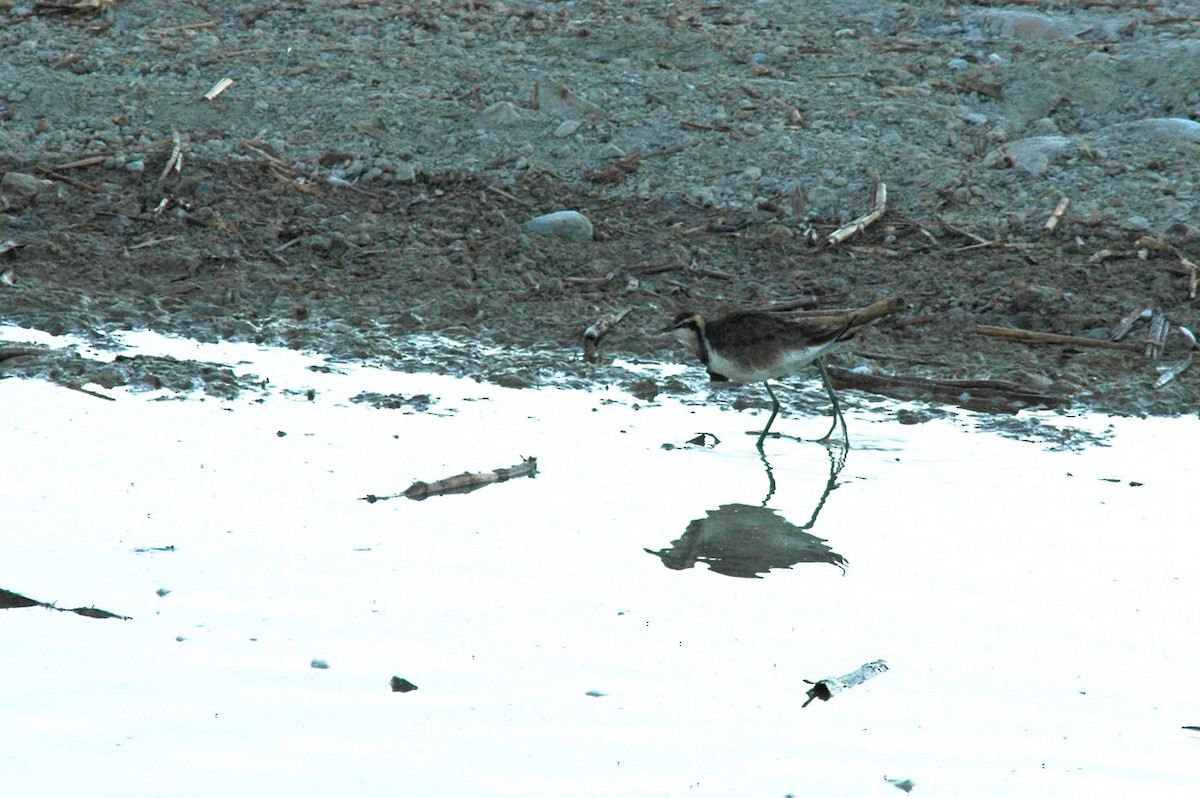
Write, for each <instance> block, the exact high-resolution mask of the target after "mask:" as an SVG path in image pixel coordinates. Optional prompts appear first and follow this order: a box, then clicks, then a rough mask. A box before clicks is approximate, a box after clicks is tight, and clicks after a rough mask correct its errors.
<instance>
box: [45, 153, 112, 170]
mask: <svg viewBox="0 0 1200 798" xmlns="http://www.w3.org/2000/svg"><path fill="white" fill-rule="evenodd" d="M107 159H108V156H107V155H93V156H91V157H90V158H80V159H79V160H78V161H71V162H70V163H65V164H62V165H61V166H56V167H54V168H55V169H82V168H83V167H85V166H95V165H96V164H98V163H104V162H105V161H106V160H107Z"/></svg>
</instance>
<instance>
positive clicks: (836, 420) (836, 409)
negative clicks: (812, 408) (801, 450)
mask: <svg viewBox="0 0 1200 798" xmlns="http://www.w3.org/2000/svg"><path fill="white" fill-rule="evenodd" d="M816 363H817V369H818V370H819V371H820V372H821V382H823V383H825V392H826V393H828V394H829V401H830V402H831V403H833V423H832V424H830V425H829V432H826V433H825V434H824V435H822V436H821V437H820V438H817V440H818V441H820V442H823V441H827V440H829V438H830V436H831V435H833V431H834V430H835V429H837V428H838V424H841V425H842V439H843V440H844V441H845V442H846V445H847V446H849V445H850V432H849V430H847V429H846V419H845V418H843V417H842V408H841V405H840V404H839V403H838V398H837V394H836V393H835V392H834V390H833V383H831V382H830V381H829V372H828V371H826V370H825V361H824V360H822V359H821V358H817V360H816Z"/></svg>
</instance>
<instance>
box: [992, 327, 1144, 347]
mask: <svg viewBox="0 0 1200 798" xmlns="http://www.w3.org/2000/svg"><path fill="white" fill-rule="evenodd" d="M975 332H977V333H979V334H980V335H987V336H990V337H992V338H1008V339H1011V340H1014V341H1023V342H1025V343H1027V344H1061V345H1066V346H1090V347H1099V348H1101V349H1127V350H1137V349H1141V348H1142V344H1135V343H1127V342H1125V341H1101V340H1099V339H1097V338H1083V337H1081V336H1078V335H1060V334H1058V333H1044V332H1036V331H1034V330H1021V329H1018V328H1016V327H993V326H991V325H987V324H978V325H976V326H975Z"/></svg>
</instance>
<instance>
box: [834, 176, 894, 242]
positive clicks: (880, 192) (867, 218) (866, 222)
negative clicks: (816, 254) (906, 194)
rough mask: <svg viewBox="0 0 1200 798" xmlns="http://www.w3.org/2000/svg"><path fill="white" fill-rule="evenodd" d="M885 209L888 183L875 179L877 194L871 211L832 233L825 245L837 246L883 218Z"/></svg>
mask: <svg viewBox="0 0 1200 798" xmlns="http://www.w3.org/2000/svg"><path fill="white" fill-rule="evenodd" d="M885 211H887V184H886V183H884V182H883V181H882V180H877V181H875V196H874V200H873V201H872V203H871V211H870V212H869V213H866V214H863V215H862V216H860V217H858V218H857V219H855V220H853V221H851V222H849V223H847V224H844V225H842V226H841V227H839V228H838V229H836V230H834V231H833V232H832V233H830V234H829V235H828V236H827V237H826V239H825V246H827V247H835V246H837V245H838V244H841V243H842V242H844V241H847V240H849V239H851V238H853V237H854V236H856V235H858V234H859V233H861V232H862V231H863V230H866V229H867V228H868V227H870V226H871V225H873V224H874V223H875V222H877V221H879V220H880V219H881V218H883V214H884V212H885Z"/></svg>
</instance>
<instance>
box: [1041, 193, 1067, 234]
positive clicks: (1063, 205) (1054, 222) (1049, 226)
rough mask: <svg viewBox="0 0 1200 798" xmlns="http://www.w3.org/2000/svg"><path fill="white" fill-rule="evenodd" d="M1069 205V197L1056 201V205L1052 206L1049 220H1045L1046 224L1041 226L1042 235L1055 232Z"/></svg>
mask: <svg viewBox="0 0 1200 798" xmlns="http://www.w3.org/2000/svg"><path fill="white" fill-rule="evenodd" d="M1070 204H1071V198H1070V197H1063V198H1062V199H1060V200H1059V201H1058V204H1057V205H1055V206H1054V211H1053V212H1051V214H1050V218H1048V219H1047V220H1046V223H1045V224H1044V225H1042V232H1043V233H1047V234H1048V233H1053V232H1054V231H1055V229H1056V228H1057V227H1058V225H1059V223H1060V222H1062V220H1063V215H1064V214H1065V213H1066V212H1067V207H1068V206H1069V205H1070Z"/></svg>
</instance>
